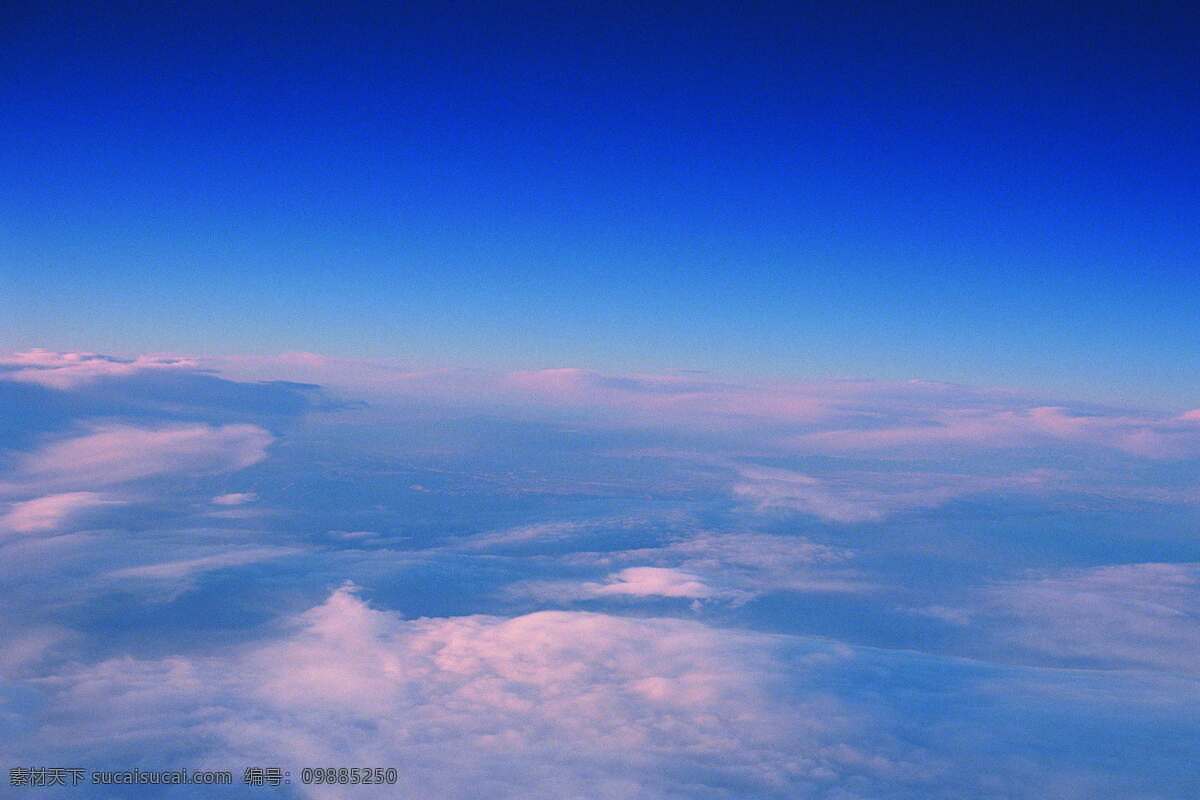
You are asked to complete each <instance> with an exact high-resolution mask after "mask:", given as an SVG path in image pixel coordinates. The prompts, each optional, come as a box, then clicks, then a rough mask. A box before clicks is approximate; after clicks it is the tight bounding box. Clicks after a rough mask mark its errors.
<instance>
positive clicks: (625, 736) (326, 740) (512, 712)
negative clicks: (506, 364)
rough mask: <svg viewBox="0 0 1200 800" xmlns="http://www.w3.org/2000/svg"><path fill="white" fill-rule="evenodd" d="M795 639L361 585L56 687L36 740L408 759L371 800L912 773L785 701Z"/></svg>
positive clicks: (762, 791)
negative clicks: (475, 606) (207, 650)
mask: <svg viewBox="0 0 1200 800" xmlns="http://www.w3.org/2000/svg"><path fill="white" fill-rule="evenodd" d="M779 645H780V639H779V637H773V636H768V635H763V634H756V633H748V632H742V631H736V630H721V629H716V628H711V627H709V626H706V625H703V624H700V623H697V622H691V621H686V620H672V619H629V618H622V617H616V616H611V615H606V614H588V613H578V612H538V613H534V614H528V615H525V616H520V617H515V618H510V619H503V618H497V617H488V616H469V617H452V618H433V619H416V620H404V619H401V618H400V617H398V616H397V615H395V614H391V613H387V612H382V611H378V610H375V609H372V608H371V607H369V606H367V605H366V604H365V603H363V602H362V601H361V600H360V599H359V598H358V597H356V596H355V594H354V592H353V590H352V589H349V588H343V589H341V590H339V591H337V592H334V593H333V594H332V595H331V596H330V597H329V598H328V599H327V600H326V601H325V602H324V603H322V604H321V605H320V606H317V607H316V608H313V609H311V610H310V611H308V612H307V613H305V614H303V615H302V616H301V617H300V618H299V619H297V620H296V622H295V625H294V626H293V628H292V629H291V630H290V631H288V632H287V633H285V634H284V635H281V636H279V637H278V638H276V639H274V640H272V641H268V642H265V643H259V644H255V645H251V646H248V647H244V648H239V649H235V650H232V651H228V652H226V653H223V654H220V655H216V656H211V657H207V658H204V657H197V658H187V657H181V656H174V657H168V658H163V659H148V660H138V659H131V658H118V659H112V660H109V661H104V662H101V663H98V664H94V665H91V666H87V667H81V668H77V669H75V670H73V671H68V672H65V673H63V674H62V675H60V676H58V677H55V678H48V679H45V680H43V682H42V685H43V687H44V690H45V691H46V692H48V693H50V694H51V695H52V703H53V710H54V711H55V714H54V716H52V717H49V719H50V720H51V722H50V723H49V724H48V725H47V726H45V727H44V728H43V729H41V730H40V731H38V732H37V733H36V734H35V735H33V736H30V737H29V739H28V742H29V745H30V746H39V745H41V746H44V744H41V743H42V742H43V741H49V740H52V739H53V737H56V736H61V735H62V734H63V733H64V731H65V729H66V728H65V726H69V727H70V730H71V734H72V741H74V742H77V743H79V742H83V743H87V742H89V741H94V742H112V741H122V742H125V743H127V744H131V745H132V744H136V743H137V742H138V741H139V738H141V737H146V736H158V737H161V736H162V735H163V734H162V732H163V731H171V732H173V733H174V735H177V736H178V737H179V738H180V740H181V741H185V742H187V743H188V744H189V745H194V743H196V742H203V743H205V744H206V745H208V747H209V749H208V750H207V751H206V752H205V753H202V754H201V756H200V757H199V758H200V759H201V760H203V761H211V762H212V763H219V762H221V761H222V759H229V758H234V757H236V758H240V759H242V760H247V761H249V762H254V763H259V762H261V763H272V764H283V765H286V766H288V767H290V768H293V769H295V768H297V767H299V766H301V765H304V764H325V763H334V761H333V760H332V759H335V758H338V757H340V758H342V759H343V760H347V761H349V762H351V763H361V764H373V763H379V764H403V765H404V769H402V770H400V774H399V778H400V783H399V784H398V785H397V786H391V787H371V786H359V787H355V792H354V796H356V797H358V796H361V797H363V798H374V797H389V798H390V797H395V796H397V795H403V796H421V797H444V798H452V799H453V798H468V797H479V796H481V794H482V795H486V796H488V797H496V798H517V797H520V798H530V797H532V798H557V797H607V798H633V797H638V798H652V799H654V798H658V799H662V800H665V798H668V797H677V796H678V790H679V777H678V776H680V775H690V776H692V777H690V778H689V781H690V782H691V783H692V784H693V785H694V787H695V788H696V789H697V790H698V791H705V792H708V793H712V791H711V787H714V786H717V787H719V786H726V787H728V786H738V787H740V790H741V791H742V792H743V793H747V794H754V795H755V796H761V795H769V794H780V793H786V794H790V795H800V796H803V795H807V794H811V793H813V792H815V791H817V790H819V789H821V788H823V787H828V786H829V784H830V781H831V780H832V779H834V778H836V777H837V776H839V775H840V774H843V773H844V774H846V775H847V776H851V775H852V776H856V779H857V780H859V781H860V782H862V781H863V780H866V779H868V778H869V779H870V780H886V779H889V778H892V777H894V776H896V775H899V774H909V775H911V774H912V772H913V771H914V767H913V766H911V765H907V764H905V763H904V761H903V756H904V754H903V753H901V754H899V755H900V756H901V757H900V758H897V755H898V754H897V752H896V751H895V748H885V749H882V750H877V751H873V752H870V751H869V752H864V751H863V750H862V747H863V746H864V742H866V741H867V740H866V739H864V737H863V733H864V728H862V727H859V723H858V722H857V721H856V720H855V719H854V718H853V717H852V715H850V714H848V713H847V712H846V711H845V709H843V708H842V707H840V706H839V705H838V704H837V703H836V702H834V701H832V700H830V699H828V698H826V697H824V696H823V695H821V694H820V693H815V692H808V693H805V692H802V691H791V692H788V693H787V694H780V693H779V692H776V691H774V690H773V688H774V687H775V686H776V685H777V684H779V683H780V681H782V680H783V679H784V676H786V678H787V680H790V681H797V680H800V681H802V680H803V677H804V674H805V670H806V669H809V668H810V667H808V666H807V665H806V663H805V662H804V661H794V662H791V663H789V664H788V665H787V667H786V668H785V666H784V662H783V661H782V660H781V659H780V657H779V654H778V648H779ZM820 655H821V656H822V657H823V658H824V657H828V658H834V659H844V658H846V657H848V654H839V651H838V650H837V649H836V648H827V649H823V650H821V652H820ZM814 663H815V662H814ZM821 663H825V662H821ZM812 668H816V667H812ZM80 709H86V716H85V715H84V714H81V713H80V712H79V710H80ZM876 741H878V739H877V740H876ZM866 746H870V745H869V744H867V745H866ZM297 788H298V789H299V790H301V791H302V792H303V793H304V794H305V795H306V796H311V797H319V798H334V797H342V796H343V794H342V792H341V790H340V789H338V788H337V787H333V788H329V787H316V786H298V787H297ZM717 793H718V794H719V793H720V791H718V792H717ZM345 796H349V795H345Z"/></svg>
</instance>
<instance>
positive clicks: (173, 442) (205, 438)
mask: <svg viewBox="0 0 1200 800" xmlns="http://www.w3.org/2000/svg"><path fill="white" fill-rule="evenodd" d="M272 441H273V437H272V436H271V434H269V433H267V432H266V431H265V430H263V429H262V428H260V427H258V426H256V425H222V426H213V425H170V426H161V427H153V428H148V427H137V426H133V425H103V426H96V427H93V428H91V429H90V430H89V431H88V432H87V433H85V434H83V435H79V436H73V437H70V438H65V439H57V440H54V441H51V442H49V443H48V444H46V445H44V446H42V447H41V448H39V449H37V450H35V451H33V452H30V453H26V454H24V455H22V456H20V457H19V458H18V459H17V461H16V464H15V468H14V469H13V470H12V472H11V478H10V479H9V480H7V481H4V482H0V492H4V493H16V492H24V491H29V490H30V489H31V488H35V489H36V490H41V491H45V490H51V489H81V490H90V489H94V488H97V487H105V486H112V485H115V484H120V483H126V482H129V481H135V480H139V479H143V478H150V477H154V476H158V475H169V474H200V475H203V474H215V473H221V472H230V471H233V470H238V469H243V468H245V467H248V466H250V465H251V464H255V463H257V462H259V461H261V460H262V459H264V458H266V455H267V447H268V446H269V445H270V444H271V442H272Z"/></svg>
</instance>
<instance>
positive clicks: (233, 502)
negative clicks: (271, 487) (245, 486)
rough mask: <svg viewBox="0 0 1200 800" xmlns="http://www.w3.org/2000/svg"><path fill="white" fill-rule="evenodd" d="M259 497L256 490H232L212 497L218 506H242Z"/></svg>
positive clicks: (214, 503)
mask: <svg viewBox="0 0 1200 800" xmlns="http://www.w3.org/2000/svg"><path fill="white" fill-rule="evenodd" d="M257 499H258V495H257V494H255V493H254V492H230V493H229V494H219V495H217V496H216V497H214V498H213V499H212V504H213V505H216V506H240V505H244V504H246V503H253V502H254V501H255V500H257Z"/></svg>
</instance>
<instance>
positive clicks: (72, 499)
mask: <svg viewBox="0 0 1200 800" xmlns="http://www.w3.org/2000/svg"><path fill="white" fill-rule="evenodd" d="M119 503H120V501H118V500H111V499H107V498H106V497H105V496H104V495H102V494H99V493H97V492H63V493H61V494H51V495H46V496H45V497H35V498H34V499H32V500H23V501H21V502H17V503H11V504H10V505H9V507H8V510H7V511H5V512H4V513H3V514H2V515H0V531H11V532H14V533H41V532H46V531H55V530H60V529H61V528H62V526H63V525H64V524H65V523H67V522H68V521H69V520H71V519H73V518H74V517H76V516H77V515H79V514H80V513H82V512H84V511H87V510H88V509H91V508H97V507H101V506H106V505H116V504H119Z"/></svg>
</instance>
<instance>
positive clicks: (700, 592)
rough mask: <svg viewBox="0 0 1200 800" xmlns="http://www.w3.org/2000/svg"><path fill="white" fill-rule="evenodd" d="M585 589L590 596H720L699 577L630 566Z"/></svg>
mask: <svg viewBox="0 0 1200 800" xmlns="http://www.w3.org/2000/svg"><path fill="white" fill-rule="evenodd" d="M581 589H582V592H583V594H584V596H587V597H612V596H615V595H630V596H632V597H686V598H692V599H702V598H705V597H712V596H713V595H714V594H715V593H716V592H715V591H714V590H713V589H712V588H711V587H710V586H706V585H705V584H704V582H703V581H702V580H701V579H700V577H699V576H698V575H693V574H691V573H690V572H683V571H681V570H678V569H670V568H667V567H628V568H626V569H623V570H621V571H620V572H617V573H614V574H612V575H610V576H608V578H606V579H605V581H604V582H603V583H585V584H583V585H582V587H581Z"/></svg>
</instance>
